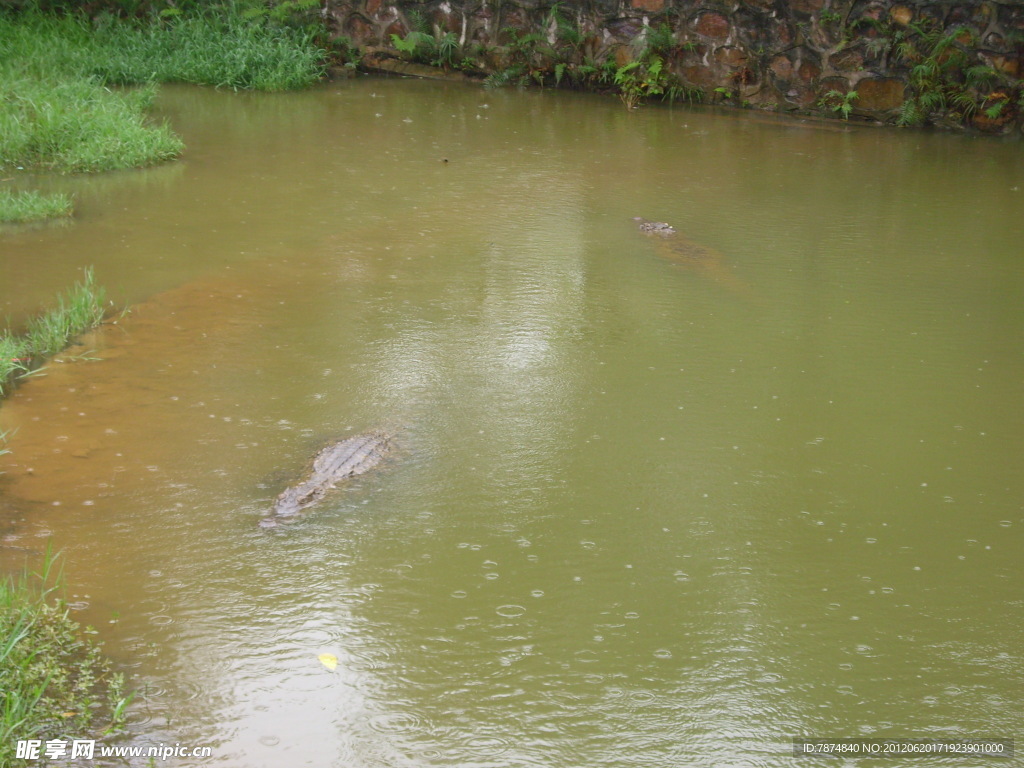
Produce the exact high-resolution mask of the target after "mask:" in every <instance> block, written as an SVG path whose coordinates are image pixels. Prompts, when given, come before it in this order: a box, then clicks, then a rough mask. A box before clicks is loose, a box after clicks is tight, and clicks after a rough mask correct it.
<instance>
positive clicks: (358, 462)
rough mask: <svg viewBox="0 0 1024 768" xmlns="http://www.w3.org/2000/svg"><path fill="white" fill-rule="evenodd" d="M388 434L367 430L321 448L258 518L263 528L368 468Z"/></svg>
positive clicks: (384, 450) (382, 451)
mask: <svg viewBox="0 0 1024 768" xmlns="http://www.w3.org/2000/svg"><path fill="white" fill-rule="evenodd" d="M391 447H392V436H391V435H390V434H389V433H387V432H367V433H365V434H362V435H356V436H355V437H349V438H347V439H345V440H340V441H338V442H334V443H331V444H330V445H328V446H326V447H324V448H322V449H321V450H320V451H319V452H318V453H317V454H316V456H314V457H313V462H312V464H311V466H310V469H309V470H308V471H307V472H306V474H305V475H304V476H303V479H302V480H301V481H300V482H299V483H297V484H295V485H293V486H291V487H289V488H286V489H285V490H284V491H283V492H282V493H281V495H280V496H278V497H277V501H276V502H275V503H274V511H273V513H272V514H271V515H269V516H268V517H265V518H263V519H262V520H260V526H261V527H263V528H274V527H276V526H277V525H278V524H279V523H281V522H287V521H289V519H291V518H294V517H295V516H296V515H298V514H299V512H301V511H302V510H304V509H306V508H307V507H311V506H313V505H314V504H316V503H317V502H318V501H320V500H321V499H322V498H323V497H324V495H325V494H326V493H327V492H328V491H329V490H331V489H332V488H334V487H335V485H336V484H338V483H340V482H341V481H342V480H347V479H348V478H350V477H355V476H356V475H361V474H363V473H365V472H369V471H370V470H371V469H373V468H374V467H376V466H377V465H378V464H380V463H381V461H383V460H384V457H385V456H387V455H388V453H389V452H390V451H391Z"/></svg>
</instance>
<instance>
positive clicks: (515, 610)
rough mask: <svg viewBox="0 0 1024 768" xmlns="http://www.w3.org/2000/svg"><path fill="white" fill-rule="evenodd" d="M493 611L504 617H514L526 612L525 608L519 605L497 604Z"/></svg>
mask: <svg viewBox="0 0 1024 768" xmlns="http://www.w3.org/2000/svg"><path fill="white" fill-rule="evenodd" d="M494 612H495V613H497V614H498V615H499V616H504V617H505V618H506V619H514V618H517V617H519V616H522V615H523V614H524V613H526V608H524V607H523V606H521V605H512V604H510V605H499V606H498V607H497V608H496V609H495V611H494Z"/></svg>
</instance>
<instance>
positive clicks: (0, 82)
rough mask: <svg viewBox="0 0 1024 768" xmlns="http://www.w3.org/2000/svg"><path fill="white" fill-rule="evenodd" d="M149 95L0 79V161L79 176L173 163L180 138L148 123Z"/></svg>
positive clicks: (65, 82)
mask: <svg viewBox="0 0 1024 768" xmlns="http://www.w3.org/2000/svg"><path fill="white" fill-rule="evenodd" d="M4 74H8V73H4ZM155 93H156V91H155V89H154V87H153V86H149V87H146V88H141V89H137V90H134V91H123V92H112V91H110V90H109V89H107V88H105V87H103V86H102V85H101V84H100V82H99V81H98V80H96V79H95V78H70V77H68V78H60V79H53V80H51V79H44V78H40V77H38V76H33V75H22V76H20V77H14V76H7V77H3V76H2V75H0V101H2V102H3V103H4V104H5V106H6V108H5V109H4V110H3V112H2V113H0V163H2V164H3V165H6V166H16V167H37V168H44V169H48V170H55V171H61V172H81V171H106V170H117V169H121V168H134V167H138V166H144V165H150V164H152V163H156V162H160V161H161V160H167V159H169V158H172V157H175V156H176V155H178V154H179V153H180V152H181V150H182V148H183V144H182V142H181V139H179V138H178V137H177V136H175V135H174V133H172V131H171V129H170V128H169V127H168V126H166V125H152V124H150V123H149V121H148V120H147V119H146V110H147V109H148V107H149V105H150V104H151V103H152V101H153V98H154V96H155Z"/></svg>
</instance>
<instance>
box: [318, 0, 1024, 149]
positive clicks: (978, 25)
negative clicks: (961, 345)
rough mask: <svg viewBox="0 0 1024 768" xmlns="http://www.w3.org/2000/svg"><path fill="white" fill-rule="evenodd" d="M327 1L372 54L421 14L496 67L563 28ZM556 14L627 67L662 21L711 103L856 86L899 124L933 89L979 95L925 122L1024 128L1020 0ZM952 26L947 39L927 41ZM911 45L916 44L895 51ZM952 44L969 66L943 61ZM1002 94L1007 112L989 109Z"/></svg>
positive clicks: (831, 102) (649, 3) (666, 7)
mask: <svg viewBox="0 0 1024 768" xmlns="http://www.w3.org/2000/svg"><path fill="white" fill-rule="evenodd" d="M328 6H329V7H328V14H329V16H330V18H331V20H332V23H333V24H334V26H335V29H336V31H337V32H338V33H339V34H344V35H347V36H348V37H349V38H350V39H352V41H353V42H355V43H357V44H358V45H360V46H363V47H365V48H366V49H367V50H368V51H369V53H370V54H371V60H372V56H374V55H376V56H378V57H380V56H388V55H390V53H391V52H393V48H392V47H391V37H390V36H391V35H392V34H397V35H398V36H399V37H405V36H406V35H407V34H408V33H409V32H410V31H411V29H412V28H413V26H414V25H415V24H416V23H419V24H420V25H421V27H429V28H430V29H432V30H433V32H434V34H435V35H442V34H445V33H447V32H451V33H453V35H454V36H455V37H457V39H458V41H459V43H460V45H461V50H465V51H469V50H470V49H472V50H473V51H476V52H477V55H478V58H479V61H480V63H481V66H482V67H483V68H484V69H485V70H490V71H494V70H498V69H500V68H501V67H502V66H503V65H504V64H506V63H507V58H506V59H503V58H502V55H503V54H502V52H503V51H507V49H508V47H509V44H510V42H514V41H515V40H516V39H517V38H521V37H522V36H523V35H526V34H529V33H537V32H539V33H542V34H543V35H544V36H546V38H547V39H548V41H549V42H550V43H552V44H555V43H556V39H557V36H558V30H557V29H556V25H555V23H554V22H553V17H552V15H551V9H552V3H551V2H550V0H421V1H418V0H329V3H328ZM557 13H558V14H560V17H561V18H562V19H563V20H566V21H568V22H569V23H572V24H573V25H575V28H576V29H577V30H579V32H580V33H582V40H583V42H582V44H580V45H579V46H578V51H577V53H578V56H579V58H580V60H581V61H582V60H588V61H591V62H593V61H600V60H605V59H609V58H611V59H613V60H614V61H615V62H617V64H619V65H621V64H623V63H625V62H627V61H629V60H630V59H631V58H633V57H635V56H636V55H637V54H638V52H639V51H641V50H643V48H644V41H645V37H646V36H647V35H648V34H649V29H651V28H661V29H663V30H664V27H662V25H667V26H668V29H670V30H671V32H672V40H673V42H674V45H673V46H672V47H671V48H669V49H667V50H665V53H664V58H665V59H666V65H667V67H668V69H669V70H670V71H671V72H672V73H673V74H674V75H676V76H677V77H678V78H679V80H680V81H681V82H682V83H683V84H684V85H686V86H688V87H694V88H698V87H699V88H700V89H701V90H702V92H703V94H704V97H705V99H706V100H708V101H725V102H728V103H732V104H736V105H742V106H750V107H758V108H762V109H773V110H779V111H796V112H820V113H825V114H833V115H837V116H838V115H839V114H841V111H840V106H841V103H842V101H843V100H842V99H841V98H840V97H839V96H837V94H848V93H850V92H854V91H855V92H856V98H850V99H847V102H848V103H849V105H850V107H851V108H852V116H853V117H854V118H857V117H860V118H868V119H876V120H883V121H888V122H895V121H896V120H897V119H898V118H899V116H900V114H901V110H902V109H903V108H904V103H905V101H907V100H915V99H919V98H920V96H921V91H922V89H923V88H925V87H930V88H934V89H935V90H936V91H937V92H938V96H936V97H935V98H940V97H941V99H945V100H949V101H952V100H954V99H955V98H956V97H957V95H958V94H960V93H968V92H969V95H970V97H971V98H972V99H973V100H974V103H975V108H974V109H973V110H972V109H971V108H970V107H969V106H964V107H963V108H960V109H955V108H953V107H952V106H951V105H949V106H948V108H947V109H946V112H949V113H950V114H949V115H948V116H947V117H945V118H943V117H942V116H941V115H938V113H937V112H935V113H933V114H932V115H931V119H930V120H929V121H930V122H939V123H943V122H945V123H947V124H950V125H952V124H956V123H966V124H967V125H969V126H972V127H974V128H978V129H982V130H988V131H993V132H1006V131H1009V130H1012V129H1014V128H1016V127H1020V126H1021V119H1020V114H1021V112H1022V110H1021V105H1020V99H1021V87H1020V76H1021V70H1022V69H1024V65H1022V59H1024V2H1021V0H931V1H930V2H929V1H927V0H926V1H920V0H565V2H563V3H560V4H559V5H558V10H557ZM924 31H928V32H929V34H930V35H931V36H932V37H931V38H927V39H926V36H925V35H924V34H923V32H924ZM957 31H959V32H960V34H959V35H958V36H957V37H956V41H955V43H954V45H953V46H951V47H950V48H949V49H945V48H940V49H938V50H933V49H930V48H929V47H928V46H929V45H931V44H932V43H934V42H935V40H936V39H938V38H939V37H942V36H949V35H950V34H951V33H953V32H957ZM908 42H909V43H912V44H914V45H916V48H914V50H913V51H911V50H910V49H908V48H906V47H904V48H902V49H901V48H900V44H901V43H903V44H904V45H906V44H907V43H908ZM915 52H916V53H915ZM929 52H930V54H931V60H932V63H937V64H939V65H940V67H939V68H940V69H943V70H945V69H948V71H946V72H944V74H943V75H942V76H943V77H945V78H947V79H948V80H950V83H948V84H947V85H948V87H946V86H944V85H942V84H941V83H939V84H936V83H934V82H931V81H929V83H928V84H926V85H925V86H922V84H921V80H920V75H919V76H918V82H917V83H914V82H913V77H912V75H911V67H912V66H913V65H914V64H915V63H921V62H922V61H923V60H924V59H925V58H927V57H928V54H929ZM957 52H959V53H961V54H963V56H964V58H963V62H962V66H959V67H958V68H953V67H951V66H947V65H948V64H949V62H950V61H951V59H950V56H951V55H952V54H954V53H957ZM915 55H916V56H917V58H916V59H915V58H914V57H915ZM378 60H379V58H378ZM972 67H974V68H975V69H974V70H973V72H974V73H975V75H978V73H985V72H986V71H987V70H991V72H990V73H988V74H983V75H978V77H976V78H975V79H976V80H977V82H975V81H974V80H971V81H968V80H967V79H966V77H965V75H964V72H966V71H967V70H968V69H970V68H972ZM992 73H994V74H992ZM829 93H832V96H831V98H830V97H829V96H828V94H829ZM1004 97H1005V98H1004ZM823 99H824V101H823ZM1000 100H1002V101H1003V102H1005V103H1004V107H1005V108H1003V109H1001V110H1000V114H998V115H996V116H995V117H989V116H988V115H986V114H985V113H986V111H988V112H989V113H990V114H991V113H992V112H994V111H995V110H993V109H992V106H993V105H995V104H997V103H999V101H1000ZM959 101H960V102H962V103H966V99H965V98H961V99H960V100H959ZM928 106H931V103H930V102H929V104H928Z"/></svg>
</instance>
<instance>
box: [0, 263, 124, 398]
mask: <svg viewBox="0 0 1024 768" xmlns="http://www.w3.org/2000/svg"><path fill="white" fill-rule="evenodd" d="M105 302H106V291H105V290H104V289H103V288H100V287H98V286H97V285H96V281H95V278H94V276H93V272H92V269H91V268H90V269H86V270H85V278H84V279H83V280H82V282H80V283H76V284H75V285H74V287H72V288H71V289H70V290H69V291H67V292H66V293H64V294H62V295H60V296H58V297H57V306H56V307H55V308H54V309H51V310H49V311H48V312H45V313H43V314H42V315H39V316H38V317H35V318H33V319H32V320H30V321H29V322H28V325H27V327H26V329H25V333H23V334H20V335H16V334H12V333H11V332H10V331H9V330H8V331H6V332H4V333H3V334H0V395H3V394H6V393H7V392H8V391H9V389H10V387H11V384H12V382H13V381H14V380H15V379H17V378H18V377H19V376H23V375H25V374H26V373H28V372H29V371H30V370H32V366H33V364H35V363H36V362H38V361H39V360H41V359H43V358H45V357H48V356H50V355H55V354H56V353H58V352H60V351H61V350H62V349H64V348H65V347H67V346H68V344H69V343H70V342H71V340H72V339H73V338H75V337H76V336H78V335H80V334H82V333H84V332H85V331H87V330H89V329H90V328H94V327H96V326H97V325H99V324H100V323H101V322H102V321H103V315H104V312H105Z"/></svg>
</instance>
